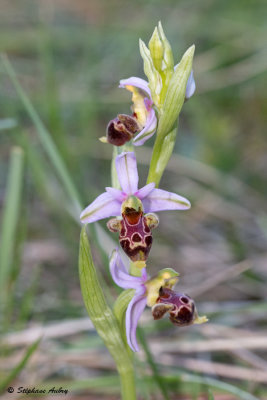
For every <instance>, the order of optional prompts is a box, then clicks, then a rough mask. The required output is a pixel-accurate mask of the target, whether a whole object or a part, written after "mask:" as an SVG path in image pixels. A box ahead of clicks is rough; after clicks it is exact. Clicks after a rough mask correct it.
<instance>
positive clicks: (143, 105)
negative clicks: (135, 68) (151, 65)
mask: <svg viewBox="0 0 267 400" xmlns="http://www.w3.org/2000/svg"><path fill="white" fill-rule="evenodd" d="M119 87H120V88H125V89H127V90H129V91H130V92H132V102H133V106H132V110H133V117H134V118H135V119H136V121H137V122H138V123H139V125H140V127H141V131H140V132H139V133H138V135H137V136H135V137H134V139H133V144H134V145H135V146H141V145H143V144H144V143H145V142H146V141H147V140H148V139H149V138H150V137H151V136H153V135H154V133H155V132H156V128H157V117H156V113H155V110H154V109H153V108H152V105H153V101H152V97H151V91H150V89H149V87H148V82H146V81H145V80H144V79H141V78H136V77H131V78H128V79H122V80H120V85H119Z"/></svg>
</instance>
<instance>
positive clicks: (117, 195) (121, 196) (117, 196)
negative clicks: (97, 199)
mask: <svg viewBox="0 0 267 400" xmlns="http://www.w3.org/2000/svg"><path fill="white" fill-rule="evenodd" d="M105 189H106V192H108V193H109V194H110V195H111V196H112V197H113V199H114V200H118V201H119V202H120V203H122V202H123V201H124V200H125V199H126V197H127V195H126V194H125V193H123V192H122V191H121V190H119V189H115V188H112V187H106V188H105Z"/></svg>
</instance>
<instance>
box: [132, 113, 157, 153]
mask: <svg viewBox="0 0 267 400" xmlns="http://www.w3.org/2000/svg"><path fill="white" fill-rule="evenodd" d="M156 129H157V117H156V113H155V110H153V108H151V110H150V111H149V113H148V117H147V120H146V125H145V127H144V128H143V129H142V130H141V132H139V133H138V135H137V136H135V138H134V139H133V144H134V145H135V146H142V145H143V144H144V143H145V142H146V141H147V140H148V139H149V138H151V136H153V135H154V133H155V132H156Z"/></svg>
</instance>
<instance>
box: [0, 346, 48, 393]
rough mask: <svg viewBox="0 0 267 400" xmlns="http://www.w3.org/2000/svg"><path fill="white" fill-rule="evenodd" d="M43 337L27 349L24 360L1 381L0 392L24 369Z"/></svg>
mask: <svg viewBox="0 0 267 400" xmlns="http://www.w3.org/2000/svg"><path fill="white" fill-rule="evenodd" d="M40 340H41V339H38V340H37V341H36V342H34V343H33V344H32V345H31V346H30V347H29V348H28V350H27V351H26V353H25V355H24V357H23V358H22V360H21V361H20V362H19V363H18V365H17V366H16V367H15V368H14V369H13V370H12V371H11V372H10V374H9V375H8V376H7V377H6V378H5V379H4V380H3V381H2V382H1V383H0V393H1V392H3V391H4V390H5V389H6V388H7V387H8V386H9V385H10V383H11V382H12V381H13V380H14V379H15V378H16V376H17V375H18V374H19V373H20V372H21V371H22V370H23V368H24V367H25V366H26V365H27V362H28V360H29V358H30V357H31V356H32V354H33V353H34V352H35V350H36V349H37V347H38V346H39V343H40Z"/></svg>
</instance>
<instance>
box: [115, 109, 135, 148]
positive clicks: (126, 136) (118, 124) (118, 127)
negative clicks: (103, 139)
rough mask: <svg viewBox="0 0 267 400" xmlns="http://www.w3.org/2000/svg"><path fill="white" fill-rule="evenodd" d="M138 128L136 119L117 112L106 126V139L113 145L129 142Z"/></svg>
mask: <svg viewBox="0 0 267 400" xmlns="http://www.w3.org/2000/svg"><path fill="white" fill-rule="evenodd" d="M138 130H140V128H139V125H138V123H137V121H136V120H135V119H134V118H133V117H130V116H129V115H126V114H119V115H118V117H117V118H114V119H113V120H111V121H110V122H109V124H108V126H107V141H108V143H110V144H113V145H114V146H122V145H124V144H125V143H126V142H129V140H131V139H132V138H133V136H134V134H135V133H136V132H138Z"/></svg>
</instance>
